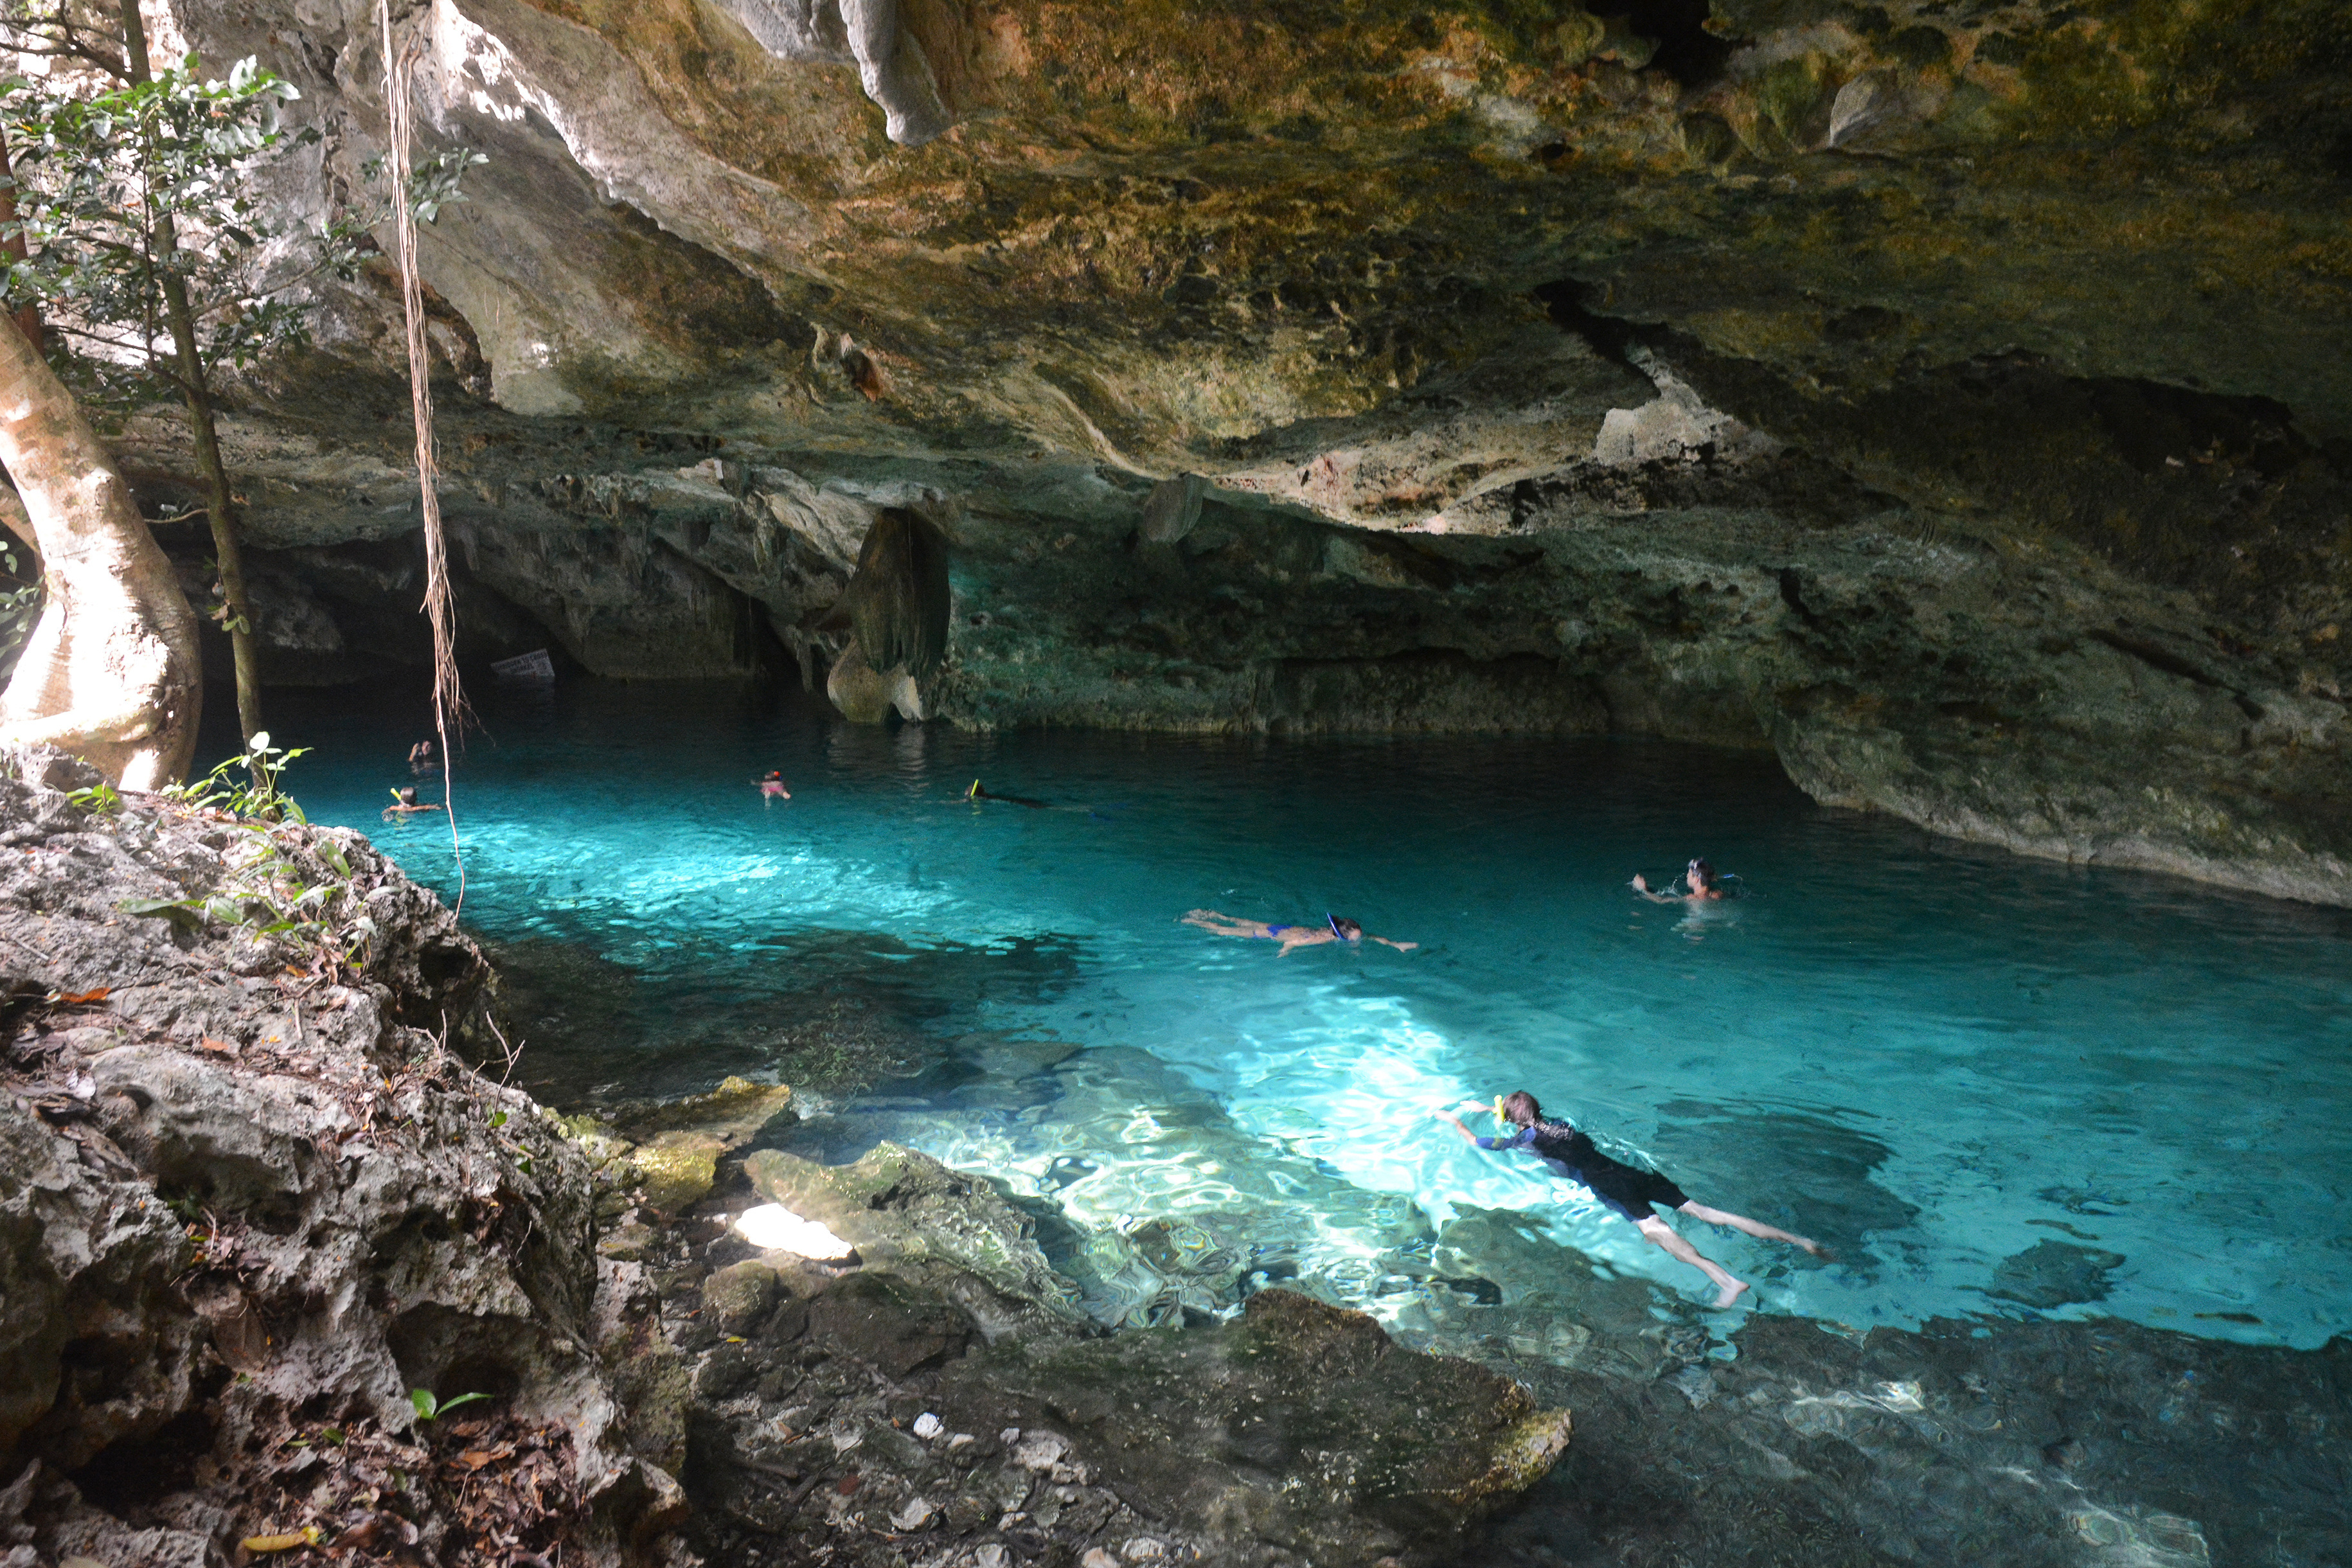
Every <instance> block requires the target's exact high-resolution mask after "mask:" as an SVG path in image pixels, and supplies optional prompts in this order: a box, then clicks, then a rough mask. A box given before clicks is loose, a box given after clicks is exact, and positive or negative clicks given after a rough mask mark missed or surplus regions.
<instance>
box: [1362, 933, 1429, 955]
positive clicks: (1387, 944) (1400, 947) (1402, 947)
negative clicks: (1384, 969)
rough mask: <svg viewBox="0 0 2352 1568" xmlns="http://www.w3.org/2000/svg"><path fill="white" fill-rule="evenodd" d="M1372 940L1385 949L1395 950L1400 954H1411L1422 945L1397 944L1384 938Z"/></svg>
mask: <svg viewBox="0 0 2352 1568" xmlns="http://www.w3.org/2000/svg"><path fill="white" fill-rule="evenodd" d="M1372 940H1373V941H1374V942H1379V943H1380V944H1381V945H1382V946H1383V947H1392V948H1395V949H1396V950H1397V951H1398V952H1412V950H1413V949H1414V948H1416V947H1419V946H1420V945H1421V943H1419V942H1397V941H1394V940H1392V939H1391V938H1389V937H1384V936H1376V937H1374V938H1372Z"/></svg>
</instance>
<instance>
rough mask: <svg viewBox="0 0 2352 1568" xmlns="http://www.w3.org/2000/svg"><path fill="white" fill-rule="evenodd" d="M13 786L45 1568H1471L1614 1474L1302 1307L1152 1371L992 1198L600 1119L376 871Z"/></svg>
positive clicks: (226, 831) (18, 1417)
mask: <svg viewBox="0 0 2352 1568" xmlns="http://www.w3.org/2000/svg"><path fill="white" fill-rule="evenodd" d="M5 761H6V766H5V774H6V776H0V908H5V910H6V911H7V919H6V921H5V930H0V951H5V955H6V956H5V974H6V977H7V981H8V986H7V1003H6V1005H7V1008H8V1021H9V1037H8V1045H7V1056H6V1058H5V1091H6V1092H5V1097H0V1140H5V1159H0V1226H5V1228H6V1235H7V1246H6V1247H5V1251H0V1290H5V1298H6V1302H7V1310H6V1313H5V1320H0V1388H5V1390H6V1393H5V1395H0V1450H5V1461H6V1463H5V1467H0V1468H5V1471H6V1476H5V1480H6V1483H7V1484H6V1485H5V1489H0V1563H6V1564H7V1565H8V1568H35V1565H39V1568H67V1565H71V1568H87V1564H89V1563H99V1564H101V1565H104V1568H134V1565H136V1568H147V1565H151V1564H169V1565H172V1568H182V1565H184V1568H209V1565H213V1564H219V1563H229V1562H245V1561H250V1560H254V1559H257V1558H262V1557H268V1558H270V1559H272V1560H275V1561H283V1562H288V1563H300V1562H319V1561H333V1562H340V1563H448V1564H457V1563H467V1564H471V1563H499V1564H530V1565H539V1564H548V1563H559V1562H560V1563H565V1564H581V1563H612V1564H620V1563H632V1564H675V1565H683V1564H687V1563H695V1562H698V1561H710V1562H715V1563H746V1564H750V1563H786V1562H791V1563H801V1562H807V1563H824V1562H845V1563H849V1562H855V1563H927V1564H933V1565H935V1568H947V1565H949V1564H977V1565H979V1568H1010V1565H1011V1564H1013V1563H1032V1562H1043V1563H1086V1564H1087V1565H1089V1568H1102V1564H1104V1563H1149V1562H1161V1561H1165V1562H1170V1563H1177V1562H1214V1563H1265V1564H1269V1565H1273V1564H1282V1563H1363V1564H1367V1565H1370V1564H1372V1563H1379V1562H1383V1561H1393V1562H1395V1563H1412V1562H1430V1561H1433V1559H1434V1557H1435V1555H1436V1554H1438V1553H1440V1552H1443V1551H1444V1550H1445V1549H1446V1548H1447V1547H1448V1546H1450V1545H1451V1544H1453V1543H1454V1542H1458V1541H1460V1540H1461V1539H1462V1538H1463V1536H1464V1533H1465V1531H1466V1530H1468V1529H1469V1528H1470V1527H1471V1526H1472V1525H1473V1524H1475V1522H1476V1521H1478V1520H1480V1519H1482V1518H1484V1517H1485V1516H1486V1514H1488V1513H1489V1512H1491V1511H1492V1510H1493V1509H1494V1508H1495V1506H1496V1505H1497V1504H1499V1503H1501V1502H1503V1501H1505V1500H1507V1499H1509V1498H1510V1497H1511V1496H1513V1495H1515V1494H1517V1492H1519V1491H1521V1490H1523V1489H1525V1488H1526V1487H1527V1486H1528V1484H1529V1483H1530V1482H1532V1481H1533V1480H1535V1479H1538V1477H1540V1476H1541V1475H1542V1474H1543V1473H1544V1471H1545V1470H1546V1469H1547V1468H1549V1465H1550V1464H1551V1462H1552V1461H1553V1460H1554V1459H1555V1458H1557V1457H1558V1456H1559V1453H1560V1452H1561V1451H1562V1449H1563V1448H1564V1447H1565V1446H1566V1444H1567V1442H1568V1438H1569V1431H1570V1423H1569V1416H1568V1415H1567V1413H1566V1412H1565V1411H1562V1410H1558V1409H1544V1408H1540V1407H1538V1405H1537V1403H1536V1402H1535V1401H1534V1400H1532V1399H1531V1398H1530V1397H1529V1396H1528V1394H1527V1393H1526V1392H1525V1391H1524V1390H1523V1389H1521V1388H1520V1387H1519V1386H1518V1385H1517V1384H1515V1383H1514V1382H1512V1381H1510V1380H1509V1379H1507V1378H1504V1377H1501V1376H1498V1375H1496V1374H1495V1373H1490V1372H1486V1371H1483V1370H1481V1369H1479V1368H1476V1367H1475V1366H1472V1365H1469V1364H1468V1363H1460V1362H1450V1361H1444V1360H1441V1359H1438V1358H1433V1357H1431V1356H1428V1355H1424V1354H1421V1353H1418V1352H1412V1351H1410V1350H1407V1349H1404V1348H1402V1347H1400V1346H1397V1345H1396V1344H1394V1343H1393V1342H1391V1340H1390V1339H1389V1337H1388V1335H1387V1334H1386V1333H1385V1332H1384V1331H1382V1330H1381V1328H1380V1327H1379V1326H1378V1325H1377V1324H1375V1323H1373V1322H1372V1321H1371V1320H1370V1319H1369V1318H1366V1317H1364V1316H1362V1315H1361V1314H1360V1313H1355V1312H1350V1311H1346V1310H1339V1309H1337V1308H1334V1307H1331V1306H1328V1305H1326V1304H1323V1303H1320V1302H1318V1301H1315V1300H1310V1299H1308V1298H1307V1297H1304V1296H1300V1295H1296V1294H1291V1293H1286V1292H1281V1291H1268V1292H1265V1293H1262V1294H1261V1295H1259V1296H1257V1297H1255V1298H1254V1299H1253V1300H1252V1301H1251V1303H1250V1304H1249V1308H1248V1310H1247V1311H1246V1312H1244V1313H1243V1314H1241V1315H1239V1316H1238V1317H1237V1318H1236V1319H1235V1320H1234V1321H1228V1322H1224V1323H1222V1324H1217V1325H1213V1326H1206V1325H1204V1326H1202V1327H1201V1328H1198V1329H1193V1330H1174V1331H1168V1332H1167V1333H1164V1334H1162V1335H1160V1336H1159V1337H1157V1338H1152V1337H1149V1336H1147V1337H1145V1338H1143V1339H1140V1340H1120V1341H1118V1342H1112V1341H1108V1340H1106V1339H1105V1338H1103V1331H1102V1330H1101V1329H1100V1328H1099V1327H1097V1325H1096V1324H1094V1323H1093V1322H1092V1321H1089V1320H1088V1319H1087V1317H1086V1316H1085V1315H1084V1314H1083V1313H1081V1312H1080V1311H1079V1310H1076V1307H1075V1306H1074V1305H1073V1304H1072V1303H1073V1298H1074V1296H1075V1291H1074V1290H1073V1289H1071V1288H1070V1287H1068V1286H1067V1284H1066V1282H1064V1281H1061V1280H1059V1279H1057V1277H1056V1276H1055V1274H1054V1272H1053V1270H1052V1269H1051V1268H1049V1267H1048V1266H1047V1264H1046V1262H1045V1258H1044V1256H1043V1255H1042V1253H1040V1252H1039V1250H1038V1248H1037V1246H1036V1244H1035V1242H1034V1240H1033V1239H1032V1237H1031V1234H1030V1233H1031V1226H1030V1223H1029V1221H1028V1219H1027V1218H1026V1217H1025V1216H1024V1215H1021V1214H1020V1213H1018V1212H1016V1211H1015V1210H1013V1208H1012V1207H1011V1206H1010V1205H1007V1204H1006V1203H1005V1202H1004V1200H1003V1198H1001V1197H999V1196H998V1195H997V1194H995V1193H994V1192H993V1191H992V1189H990V1188H989V1187H988V1186H987V1185H986V1184H984V1183H982V1182H980V1181H978V1180H976V1179H974V1178H971V1177H967V1176H962V1175H959V1174H957V1173H953V1172H950V1171H948V1170H947V1169H946V1168H945V1167H943V1166H940V1165H938V1164H937V1163H935V1162H931V1161H929V1160H927V1159H925V1158H924V1157H922V1156H920V1155H917V1154H913V1153H911V1152H906V1151H901V1150H895V1149H892V1148H889V1147H887V1146H886V1147H885V1148H884V1149H883V1150H882V1151H879V1152H877V1154H876V1155H874V1156H871V1157H869V1158H868V1159H867V1160H866V1161H863V1162H860V1163H858V1164H856V1165H854V1166H850V1167H845V1168H841V1169H838V1170H835V1169H829V1168H827V1167H824V1166H821V1165H815V1164H813V1163H809V1162H805V1161H796V1160H794V1159H793V1158H792V1157H791V1156H789V1155H783V1154H781V1153H778V1152H773V1151H767V1152H757V1153H754V1154H753V1155H752V1156H751V1158H750V1160H748V1161H746V1160H745V1159H743V1158H742V1157H741V1155H742V1151H743V1148H744V1146H745V1145H746V1144H747V1143H750V1142H752V1141H754V1139H755V1138H756V1136H757V1134H758V1133H759V1131H761V1128H762V1127H764V1126H766V1125H768V1124H770V1123H772V1122H775V1121H789V1120H790V1118H791V1116H792V1111H791V1110H790V1103H791V1099H792V1096H791V1091H790V1090H789V1089H784V1088H782V1087H781V1086H760V1085H752V1084H748V1083H743V1082H741V1081H740V1080H735V1081H732V1082H730V1084H729V1085H727V1086H725V1087H723V1088H722V1089H721V1090H720V1091H719V1092H717V1093H715V1094H712V1095H709V1096H705V1097H702V1098H701V1099H699V1100H688V1101H686V1102H683V1103H680V1104H676V1105H670V1106H662V1107H646V1108H640V1109H639V1110H637V1111H635V1113H633V1114H631V1115H629V1116H627V1117H625V1118H624V1119H623V1120H624V1121H625V1122H626V1127H625V1131H624V1130H623V1129H622V1128H620V1127H615V1126H613V1125H610V1124H605V1123H598V1122H593V1121H586V1120H584V1119H574V1120H572V1121H568V1122H567V1121H562V1120H561V1119H559V1118H558V1117H557V1116H556V1115H555V1113H554V1112H553V1111H551V1110H547V1109H545V1108H543V1107H541V1106H539V1105H537V1104H535V1103H534V1102H533V1101H532V1100H530V1098H529V1097H528V1096H526V1095H524V1094H522V1093H521V1092H520V1091H519V1090H516V1089H509V1088H506V1087H503V1086H502V1084H501V1083H500V1082H499V1079H498V1076H497V1074H496V1072H495V1071H494V1070H492V1069H489V1068H482V1067H478V1066H475V1065H470V1064H472V1063H475V1062H478V1061H481V1060H484V1059H488V1060H490V1061H492V1062H499V1061H506V1062H509V1063H510V1061H511V1057H510V1056H509V1055H506V1054H505V1053H504V1051H503V1045H504V1042H503V1039H502V1037H501V1036H500V1035H499V1030H498V1026H497V1024H496V1021H495V1018H494V1015H493V1011H492V1007H491V1004H492V1000H493V996H494V992H495V979H494V976H493V975H492V973H491V972H490V970H489V967H488V964H487V963H485V962H484V961H483V958H482V956H481V954H480V952H479V951H478V949H477V948H476V947H475V945H474V944H473V942H471V941H470V940H469V939H468V938H467V937H466V936H465V935H463V934H462V933H461V932H460V931H458V929H457V922H456V921H455V919H454V918H453V917H452V916H451V915H450V913H449V912H448V910H446V909H445V908H444V907H443V906H442V905H441V904H440V903H439V901H438V900H436V899H435V898H434V897H433V895H431V894H430V893H428V892H426V891H425V890H424V889H419V888H417V887H416V886H415V885H414V884H413V883H410V882H409V881H408V880H407V879H405V878H404V877H403V876H402V875H401V874H400V872H399V871H398V870H397V869H396V868H394V867H393V866H392V865H391V864H390V863H389V862H388V861H386V860H385V859H383V858H382V857H381V856H380V855H378V854H377V853H376V852H375V851H374V850H373V847H370V846H369V844H368V843H367V842H366V840H365V839H364V838H363V837H361V836H360V835H358V834H355V833H352V832H350V831H348V830H338V829H322V828H312V827H309V826H303V825H301V824H299V822H293V823H273V822H268V821H262V820H255V819H251V818H245V819H240V818H237V817H235V816H229V815H228V814H226V813H225V812H223V811H220V810H217V809H204V808H199V807H196V806H194V805H191V804H189V803H187V802H185V801H175V800H172V799H168V798H165V797H160V796H134V797H131V798H128V799H125V798H122V797H119V796H117V795H114V794H113V793H112V792H110V791H107V790H105V789H103V788H102V787H101V786H100V780H99V778H98V776H97V775H96V774H95V773H93V772H91V771H90V770H89V769H88V768H86V767H84V766H83V765H82V764H80V763H77V762H74V761H73V760H71V759H69V758H67V757H64V756H62V755H60V754H58V753H56V752H27V753H12V754H10V755H9V756H8V757H7V758H6V759H5ZM755 1189H756V1190H755ZM761 1194H767V1195H768V1196H770V1197H771V1198H775V1197H785V1198H789V1199H791V1201H792V1202H793V1203H794V1204H795V1205H798V1206H799V1207H800V1208H801V1209H802V1210H803V1211H806V1212H807V1213H808V1215H809V1217H812V1218H818V1219H822V1220H830V1221H831V1222H833V1223H835V1224H837V1225H838V1226H839V1227H840V1229H841V1232H842V1233H843V1235H844V1236H845V1238H847V1239H848V1240H849V1241H850V1242H851V1245H853V1246H854V1247H856V1252H855V1253H854V1254H852V1255H850V1256H849V1257H846V1258H841V1259H837V1260H835V1261H833V1262H830V1263H816V1262H812V1261H810V1260H808V1259H806V1258H800V1257H798V1256H796V1255H793V1254H788V1253H782V1252H766V1253H762V1252H761V1251H760V1250H759V1249H758V1248H757V1247H754V1246H753V1245H752V1244H751V1242H749V1241H746V1240H744V1239H743V1238H742V1237H741V1236H740V1234H738V1233H737V1231H736V1230H735V1229H734V1228H732V1226H731V1225H730V1220H731V1218H732V1216H733V1215H734V1214H736V1213H740V1210H741V1209H742V1208H743V1207H745V1206H746V1205H748V1204H749V1203H750V1202H751V1201H752V1199H753V1198H755V1197H757V1196H759V1195H761ZM1302 1374H1303V1375H1302Z"/></svg>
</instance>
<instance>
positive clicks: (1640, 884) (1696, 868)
mask: <svg viewBox="0 0 2352 1568" xmlns="http://www.w3.org/2000/svg"><path fill="white" fill-rule="evenodd" d="M1677 880H1684V881H1687V882H1689V884H1690V891H1689V892H1687V893H1677V892H1675V890H1674V887H1675V885H1674V883H1673V882H1669V883H1667V884H1666V889H1665V891H1664V892H1656V891H1654V890H1652V889H1651V887H1650V884H1649V883H1647V882H1645V881H1643V879H1642V873H1640V872H1639V871H1636V872H1634V873H1633V890H1634V891H1635V892H1637V893H1639V894H1641V895H1642V897H1643V898H1645V899H1647V900H1650V902H1652V903H1654V904H1692V903H1705V902H1706V901H1707V900H1710V899H1727V898H1729V897H1730V896H1731V894H1730V893H1729V892H1728V891H1727V890H1726V889H1725V888H1724V886H1723V879H1722V878H1720V877H1718V876H1717V875H1716V874H1715V868H1714V867H1713V866H1711V865H1709V864H1707V862H1706V861H1705V860H1703V859H1694V860H1692V861H1691V863H1690V865H1689V866H1688V867H1687V868H1685V870H1684V872H1683V874H1682V877H1681V878H1679V879H1677Z"/></svg>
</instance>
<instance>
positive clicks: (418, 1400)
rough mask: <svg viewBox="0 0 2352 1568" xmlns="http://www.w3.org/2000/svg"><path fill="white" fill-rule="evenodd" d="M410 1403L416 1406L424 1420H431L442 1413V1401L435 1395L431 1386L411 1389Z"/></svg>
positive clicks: (417, 1412) (418, 1413) (419, 1415)
mask: <svg viewBox="0 0 2352 1568" xmlns="http://www.w3.org/2000/svg"><path fill="white" fill-rule="evenodd" d="M408 1403H410V1404H411V1405H415V1406H416V1414H417V1415H418V1417H419V1418H420V1419H422V1420H425V1421H430V1420H432V1419H433V1417H434V1416H435V1415H438V1414H439V1413H440V1409H441V1402H440V1401H439V1400H437V1399H436V1398H434V1397H433V1391H432V1390H431V1389H429V1388H412V1389H410V1390H409V1391H408Z"/></svg>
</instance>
